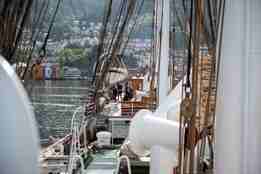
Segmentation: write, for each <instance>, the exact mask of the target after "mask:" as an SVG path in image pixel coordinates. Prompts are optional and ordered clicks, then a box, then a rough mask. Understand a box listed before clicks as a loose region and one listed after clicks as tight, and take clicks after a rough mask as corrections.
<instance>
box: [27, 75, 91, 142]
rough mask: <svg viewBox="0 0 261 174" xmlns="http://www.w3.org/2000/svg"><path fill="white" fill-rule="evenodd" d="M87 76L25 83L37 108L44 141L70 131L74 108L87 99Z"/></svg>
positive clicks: (36, 111)
mask: <svg viewBox="0 0 261 174" xmlns="http://www.w3.org/2000/svg"><path fill="white" fill-rule="evenodd" d="M89 84H90V83H89V82H88V81H86V80H68V81H50V80H48V81H31V82H29V83H28V85H27V86H26V88H27V91H28V94H29V97H30V98H31V102H32V105H33V108H34V112H35V116H36V120H37V123H38V127H39V133H40V138H41V141H42V142H44V141H47V140H48V138H49V137H50V136H53V137H55V138H58V137H62V136H64V135H65V134H67V133H68V132H69V131H70V122H71V118H72V115H73V112H74V111H75V109H76V108H77V107H79V106H82V105H83V104H84V103H85V102H86V96H87V95H88V92H89V91H88V89H89V88H88V86H89Z"/></svg>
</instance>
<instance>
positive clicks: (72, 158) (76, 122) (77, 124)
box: [67, 106, 84, 174]
mask: <svg viewBox="0 0 261 174" xmlns="http://www.w3.org/2000/svg"><path fill="white" fill-rule="evenodd" d="M79 112H81V113H83V112H84V107H83V106H80V107H78V108H77V109H76V110H75V111H74V114H73V117H72V120H71V133H70V134H71V135H72V138H71V147H70V155H69V164H68V169H67V173H68V174H72V173H73V169H75V168H76V164H77V161H78V160H79V159H80V154H79V153H80V133H79V132H80V128H81V125H82V124H83V122H84V114H78V113H79ZM80 162H82V159H80Z"/></svg>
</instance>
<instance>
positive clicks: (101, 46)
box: [92, 0, 113, 85]
mask: <svg viewBox="0 0 261 174" xmlns="http://www.w3.org/2000/svg"><path fill="white" fill-rule="evenodd" d="M112 2H113V0H109V1H108V4H107V10H106V11H105V13H104V17H103V25H102V30H101V34H100V39H99V45H98V48H97V57H96V65H95V70H94V76H93V79H92V84H93V85H94V83H95V80H96V77H97V73H98V71H100V70H99V67H100V66H101V65H100V64H101V63H102V62H101V60H100V57H101V54H102V51H103V49H104V40H105V36H106V31H107V25H108V21H109V18H110V16H111V11H112Z"/></svg>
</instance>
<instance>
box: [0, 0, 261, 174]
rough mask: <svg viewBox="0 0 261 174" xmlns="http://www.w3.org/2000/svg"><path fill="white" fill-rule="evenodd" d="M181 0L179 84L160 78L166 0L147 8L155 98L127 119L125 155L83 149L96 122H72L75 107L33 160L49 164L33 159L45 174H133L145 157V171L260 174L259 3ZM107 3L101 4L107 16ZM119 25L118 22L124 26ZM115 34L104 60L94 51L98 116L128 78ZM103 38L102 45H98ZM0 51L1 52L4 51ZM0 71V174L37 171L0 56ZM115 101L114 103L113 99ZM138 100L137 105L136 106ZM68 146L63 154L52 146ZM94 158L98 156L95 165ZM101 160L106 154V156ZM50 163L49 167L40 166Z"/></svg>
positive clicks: (23, 110) (17, 97) (21, 106)
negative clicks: (61, 133)
mask: <svg viewBox="0 0 261 174" xmlns="http://www.w3.org/2000/svg"><path fill="white" fill-rule="evenodd" d="M183 2H184V4H183V8H182V9H183V12H182V13H183V16H180V12H178V10H176V11H175V12H176V13H175V14H176V17H177V19H178V20H179V22H180V25H181V26H183V29H184V31H186V32H185V35H186V36H187V37H186V40H187V42H186V43H187V47H186V49H185V50H184V55H187V64H186V65H187V67H186V69H185V73H184V74H183V75H182V76H181V78H180V79H179V80H177V81H178V82H177V81H176V82H175V83H174V82H173V81H174V80H173V79H176V78H175V74H174V75H173V73H169V72H168V70H169V68H166V67H169V57H170V55H169V53H170V52H169V50H170V48H171V47H170V44H169V37H170V32H169V29H170V28H171V27H170V22H169V21H170V20H169V19H170V16H171V15H170V11H171V9H172V8H170V5H171V4H170V1H169V0H164V1H163V0H156V1H155V19H154V20H155V21H154V22H155V31H154V32H155V41H154V43H155V44H154V48H155V49H154V51H155V52H154V55H155V57H156V58H157V59H155V65H158V66H155V67H154V68H155V72H154V73H153V74H154V75H155V77H153V78H152V79H154V80H152V81H158V83H155V82H153V83H152V84H153V85H155V84H156V85H157V88H156V89H158V90H157V91H156V92H155V93H154V94H157V92H158V95H156V97H155V96H152V99H151V100H152V101H153V102H156V104H157V108H156V110H155V111H154V112H151V111H148V108H146V109H147V110H141V111H138V112H137V113H135V116H134V117H133V116H132V117H133V118H131V119H130V128H129V133H128V139H127V140H128V141H125V143H124V145H125V147H127V149H128V150H129V151H128V152H129V153H125V154H124V155H123V154H120V153H117V151H118V150H117V148H118V147H117V146H111V145H110V142H108V141H106V140H104V139H103V141H101V140H98V146H96V145H95V144H94V143H93V142H91V140H92V138H93V134H94V133H95V132H93V129H92V128H93V126H95V125H96V123H95V119H92V118H90V117H87V119H86V118H84V117H82V116H79V117H78V116H77V113H78V111H81V110H82V109H84V108H83V107H79V108H78V109H77V110H76V111H75V114H74V116H73V119H72V123H71V133H70V134H69V135H68V136H66V137H65V138H63V139H61V140H59V141H58V142H56V143H55V144H53V145H52V146H50V147H48V148H47V149H45V150H44V151H43V152H42V155H47V154H48V153H49V152H50V153H52V154H51V157H54V156H56V157H59V158H53V159H51V158H49V159H48V158H47V157H46V156H45V157H43V156H42V160H47V162H52V160H54V161H55V169H54V171H47V172H49V173H50V172H57V173H58V172H59V173H68V174H71V173H97V172H99V173H113V172H116V173H117V174H118V173H128V174H130V173H135V172H134V170H133V169H134V168H135V167H133V166H135V165H134V162H133V161H131V160H130V159H131V156H130V154H132V155H133V154H134V155H135V156H138V158H139V161H137V160H136V163H137V164H138V165H141V166H143V164H142V162H141V161H143V159H142V158H141V157H144V156H145V157H147V159H149V160H150V163H149V167H150V173H152V174H162V173H164V174H171V173H213V172H214V173H217V174H223V173H225V174H226V173H230V174H231V173H232V174H236V173H251V174H252V173H253V174H255V173H259V172H260V165H259V164H258V162H259V159H260V155H259V148H258V147H259V145H260V138H259V137H260V136H259V132H260V131H259V130H260V125H259V121H260V117H259V113H260V109H259V107H258V104H259V96H260V95H259V94H260V90H259V87H260V83H259V80H258V79H257V77H258V75H259V74H260V71H261V68H260V65H261V62H260V57H259V49H261V48H260V46H259V45H260V44H258V43H259V41H260V31H261V30H260V25H258V24H257V23H256V21H257V20H258V18H259V17H260V15H261V14H260V10H259V7H260V5H261V2H260V1H258V0H251V1H244V0H237V1H235V0H231V1H224V0H220V1H215V2H212V1H203V0H198V1H193V0H192V1H190V2H189V1H183ZM5 3H6V1H3V2H0V5H1V6H0V7H2V5H3V4H5ZM5 5H6V4H5ZM111 5H112V0H111V1H109V4H108V6H107V7H108V13H110V11H111ZM125 5H126V9H127V10H126V11H127V12H128V13H126V18H125V19H126V20H127V21H128V20H129V15H130V14H132V13H133V10H134V9H135V1H131V0H130V1H128V3H126V4H125ZM172 5H173V4H172ZM174 5H175V3H174ZM4 7H8V6H4ZM29 7H30V6H29ZM0 9H1V10H3V9H4V11H5V10H6V9H5V8H0ZM11 9H12V10H13V9H15V8H11ZM3 14H4V13H3ZM242 14H244V16H242ZM107 17H108V15H106V16H105V22H107V21H108V18H107ZM4 19H5V18H4ZM127 21H125V22H123V23H121V24H122V25H123V24H124V26H125V25H126V23H128V22H127ZM0 22H1V21H0ZM246 24H247V25H246ZM117 25H118V24H117ZM119 26H121V25H119ZM1 27H2V25H1ZM104 28H105V29H104V30H103V31H104V32H103V34H104V33H106V27H104ZM235 28H236V30H235ZM1 29H3V28H1ZM1 31H4V30H1ZM123 31H124V27H123V26H122V27H120V29H119V30H117V32H116V34H115V40H114V39H113V41H112V47H111V48H112V50H111V49H108V50H107V51H106V54H104V53H105V52H104V51H103V50H106V49H105V48H104V47H103V46H100V47H99V51H100V53H101V54H100V55H99V57H98V60H99V61H98V63H97V66H96V77H95V80H94V84H95V85H94V86H95V87H96V89H95V90H94V91H95V92H94V98H95V104H96V106H97V111H98V114H104V113H106V112H105V111H104V109H105V108H106V105H110V104H111V100H110V97H109V96H110V95H109V94H110V92H109V91H110V90H111V89H112V88H113V85H115V84H116V83H123V82H126V80H127V79H128V78H127V76H128V74H127V70H126V67H125V65H124V63H123V62H122V61H121V59H120V56H121V55H120V54H119V53H120V51H119V50H121V49H120V46H121V44H122V42H123V41H122V35H123V33H124V32H123ZM103 34H102V35H101V41H102V42H101V43H104V42H105V41H104V37H105V36H104V35H103ZM9 41H10V40H9ZM242 41H245V42H242ZM10 42H12V43H13V42H14V41H10ZM114 44H115V45H114ZM12 46H13V45H12ZM109 48H110V47H109ZM206 48H207V51H206ZM3 50H4V51H3ZM1 53H2V54H3V53H5V47H3V46H2V47H1ZM10 55H11V54H8V56H10ZM8 58H9V57H7V60H9V59H8ZM0 72H1V73H0V84H1V86H3V88H2V90H1V91H0V95H1V96H3V98H4V100H3V99H2V98H1V99H0V106H3V107H1V110H2V114H3V117H4V119H3V121H2V122H1V124H2V125H1V127H0V128H1V130H2V131H1V135H3V136H1V137H3V141H2V143H1V146H0V147H3V148H0V150H1V154H2V155H1V158H0V159H1V160H0V164H1V166H6V167H2V168H1V173H3V174H7V173H21V174H28V173H34V174H35V173H39V172H38V165H37V161H38V160H37V159H38V153H37V151H38V146H37V135H36V128H35V124H34V120H33V113H32V111H31V109H30V108H29V105H30V104H29V100H28V99H27V97H26V94H25V92H24V90H23V87H22V85H21V82H20V81H19V80H18V78H17V76H16V75H15V73H13V70H12V68H11V66H10V65H9V64H8V63H7V62H6V60H4V59H3V58H0ZM173 76H174V77H173ZM115 77H118V78H117V79H115ZM156 77H157V78H156ZM170 77H171V78H170ZM155 79H157V80H155ZM170 79H171V80H170ZM132 80H133V79H132ZM135 80H136V79H135ZM170 81H171V82H173V83H170ZM134 84H135V83H134ZM170 84H172V85H170ZM173 84H175V85H173ZM250 87H251V90H250ZM133 88H134V87H133ZM152 89H153V88H152ZM118 98H119V101H120V98H121V97H120V96H118ZM7 99H8V100H7ZM145 100H146V99H145V98H144V99H143V100H142V102H144V101H145ZM119 101H117V102H119ZM122 104H123V105H124V103H122ZM125 104H126V105H127V108H129V107H130V104H129V103H125ZM143 104H144V103H139V104H137V105H138V106H141V105H143ZM10 108H15V109H10ZM109 108H110V107H109ZM18 113H19V114H20V116H19V117H18V115H17V114H18ZM176 116H178V118H175V117H176ZM115 117H117V116H115ZM118 117H121V116H118ZM8 118H10V119H8ZM17 120H19V124H17ZM92 120H94V121H92ZM28 123H29V124H28ZM27 125H29V126H27ZM82 125H88V126H82ZM81 128H82V129H81ZM87 129H88V130H87ZM228 129H229V130H228ZM103 131H104V130H103ZM110 135H111V134H103V136H102V137H101V138H108V137H109V138H110ZM21 137H22V138H21ZM112 139H113V138H112ZM68 142H69V147H70V148H69V150H68V148H67V150H65V149H66V148H65V146H60V145H62V144H68ZM99 143H100V144H99ZM213 144H215V146H213ZM99 145H101V146H103V147H102V148H101V146H99ZM124 145H123V146H124ZM97 148H99V149H97ZM21 149H23V150H21ZM97 151H100V152H102V155H101V156H102V157H101V158H99V157H98V153H96V152H97ZM214 151H215V162H214ZM64 152H66V153H67V154H68V155H67V156H66V155H65V154H64ZM109 152H111V153H109ZM130 152H131V153H130ZM91 153H93V154H96V156H93V155H91ZM108 153H109V154H110V157H109V158H105V157H106V155H107V154H108ZM92 157H93V158H94V159H91V158H92ZM25 159H27V160H25ZM45 162H46V161H45ZM57 162H59V164H57ZM42 164H44V163H42ZM51 165H52V163H49V164H47V167H50V166H51ZM59 166H60V167H59ZM88 166H89V167H88ZM125 166H127V167H126V169H125ZM99 169H100V170H99ZM47 170H49V169H47ZM142 172H143V173H145V172H144V171H142Z"/></svg>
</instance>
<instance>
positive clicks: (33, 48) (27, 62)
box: [21, 0, 50, 79]
mask: <svg viewBox="0 0 261 174" xmlns="http://www.w3.org/2000/svg"><path fill="white" fill-rule="evenodd" d="M49 4H50V0H47V4H46V7H45V10H44V12H43V14H44V15H42V18H41V20H40V21H41V22H40V23H39V27H41V26H42V25H43V22H44V19H45V18H46V16H47V11H48V9H49ZM40 32H41V30H38V32H37V33H36V34H35V35H36V36H35V38H34V39H33V41H32V42H33V43H32V49H31V52H30V53H29V55H28V58H27V61H26V67H25V70H24V72H23V74H22V77H21V79H25V75H26V74H27V72H28V70H29V64H30V62H31V60H32V56H33V53H34V50H35V47H36V42H37V40H38V38H39V35H40ZM31 68H33V67H31Z"/></svg>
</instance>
